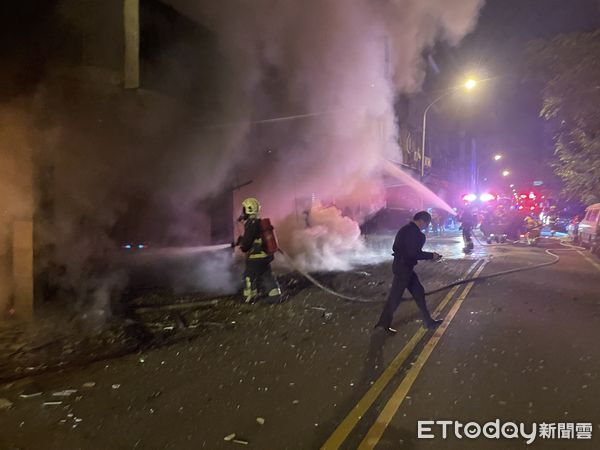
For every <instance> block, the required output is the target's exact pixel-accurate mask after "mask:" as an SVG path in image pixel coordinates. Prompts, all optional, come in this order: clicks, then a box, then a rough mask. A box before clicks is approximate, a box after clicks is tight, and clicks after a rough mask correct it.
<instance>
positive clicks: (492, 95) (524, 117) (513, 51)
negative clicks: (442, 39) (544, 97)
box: [436, 0, 600, 188]
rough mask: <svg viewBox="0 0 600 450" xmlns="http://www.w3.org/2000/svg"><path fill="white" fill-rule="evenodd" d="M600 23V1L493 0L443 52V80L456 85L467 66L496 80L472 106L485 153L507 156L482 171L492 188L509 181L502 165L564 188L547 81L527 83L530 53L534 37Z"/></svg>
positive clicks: (520, 181)
mask: <svg viewBox="0 0 600 450" xmlns="http://www.w3.org/2000/svg"><path fill="white" fill-rule="evenodd" d="M598 27H600V2H598V1H597V0H572V1H562V0H488V1H487V2H486V5H485V6H484V8H483V9H482V11H481V16H480V19H479V23H478V25H477V28H476V29H475V30H474V31H473V32H472V33H471V34H470V35H469V36H467V37H466V38H465V39H464V40H463V41H462V43H461V44H460V46H459V47H457V48H452V49H448V48H447V47H444V48H441V49H440V50H438V52H437V54H436V58H437V60H438V64H439V65H440V68H441V71H442V75H441V76H440V77H439V78H440V79H439V80H436V84H438V85H441V84H443V83H448V84H450V85H452V83H454V82H455V81H454V80H455V77H456V76H457V75H461V74H462V73H463V72H464V71H465V68H475V70H476V71H480V72H481V74H482V75H483V76H484V77H486V78H487V77H489V78H490V81H489V82H488V83H486V84H482V85H481V86H480V91H479V92H478V93H477V99H476V101H474V102H473V104H472V105H469V107H470V108H472V110H470V111H468V116H469V120H466V123H467V124H469V125H468V126H469V127H470V128H471V131H473V133H474V134H475V136H476V137H477V139H478V142H479V151H480V154H481V155H482V157H486V156H487V157H490V156H491V155H492V154H494V153H496V152H502V153H503V154H505V155H506V156H507V158H506V160H505V161H504V162H503V164H502V166H499V165H498V166H495V165H490V166H488V173H485V174H482V175H488V176H489V177H490V183H491V184H492V185H493V184H494V183H495V184H497V185H499V184H508V181H507V180H502V177H500V176H499V173H500V171H501V168H504V167H508V168H510V169H511V170H512V171H513V174H514V176H513V177H512V179H511V180H510V182H512V183H515V184H516V185H518V186H526V185H528V183H530V182H531V181H532V180H534V179H541V180H544V181H545V182H546V184H548V185H550V186H552V187H554V188H558V187H559V186H560V182H559V181H558V180H557V179H556V178H555V177H554V176H553V173H552V169H551V167H550V166H549V164H548V163H549V162H550V161H551V160H552V158H553V144H552V139H551V138H552V136H551V135H550V134H549V132H548V131H547V130H546V129H545V126H544V121H543V120H542V119H540V118H539V110H540V107H541V97H540V89H541V87H542V86H540V85H539V84H536V83H534V82H530V81H527V80H526V77H525V72H526V71H525V64H526V61H525V51H526V47H527V43H528V42H530V41H531V40H535V39H548V38H552V37H553V36H555V35H557V34H561V33H571V32H586V31H591V30H593V29H595V28H598ZM540 162H544V164H540ZM557 183H558V184H557Z"/></svg>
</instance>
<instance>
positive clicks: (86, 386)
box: [82, 381, 96, 389]
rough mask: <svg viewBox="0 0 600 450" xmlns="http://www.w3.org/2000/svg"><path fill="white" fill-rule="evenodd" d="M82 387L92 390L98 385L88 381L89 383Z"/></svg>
mask: <svg viewBox="0 0 600 450" xmlns="http://www.w3.org/2000/svg"><path fill="white" fill-rule="evenodd" d="M82 386H83V387H84V388H86V389H91V388H93V387H96V383H95V382H94V381H88V382H87V383H83V385H82Z"/></svg>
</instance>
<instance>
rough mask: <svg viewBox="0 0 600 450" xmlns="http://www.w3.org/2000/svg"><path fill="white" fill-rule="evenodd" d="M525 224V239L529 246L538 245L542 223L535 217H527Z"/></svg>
mask: <svg viewBox="0 0 600 450" xmlns="http://www.w3.org/2000/svg"><path fill="white" fill-rule="evenodd" d="M524 222H525V239H526V240H527V244H529V245H535V244H536V243H537V240H538V239H539V238H540V234H541V230H542V222H540V221H539V220H537V219H535V217H533V216H526V217H525V219H524Z"/></svg>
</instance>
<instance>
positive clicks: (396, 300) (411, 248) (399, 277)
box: [375, 211, 442, 334]
mask: <svg viewBox="0 0 600 450" xmlns="http://www.w3.org/2000/svg"><path fill="white" fill-rule="evenodd" d="M430 223H431V216H430V215H429V213H428V212H427V211H421V212H418V213H417V214H415V216H414V217H413V220H412V221H411V222H409V223H408V224H407V225H405V226H403V227H402V228H401V229H400V231H398V234H396V239H395V240H394V246H393V250H394V263H393V265H392V270H393V272H394V280H393V282H392V289H391V291H390V294H389V296H388V299H387V302H386V304H385V307H384V308H383V311H382V312H381V316H380V317H379V321H378V322H377V324H376V325H375V328H383V329H384V330H385V331H387V332H388V333H390V334H395V333H396V330H395V329H393V328H392V327H391V325H392V319H393V318H394V311H395V310H396V308H397V307H398V305H399V304H400V301H401V300H402V294H403V293H404V291H405V290H406V289H408V291H409V292H410V293H411V295H412V296H413V298H414V299H415V302H416V303H417V306H418V307H419V309H420V310H421V314H422V315H423V322H424V324H425V326H426V327H428V328H435V327H436V326H438V325H439V324H440V323H442V321H441V320H435V319H433V318H432V317H431V314H430V313H429V310H428V309H427V303H425V288H423V285H422V284H421V282H420V281H419V277H418V276H417V274H416V273H415V271H414V267H415V266H416V265H417V261H419V260H423V259H433V260H439V259H441V257H442V256H441V255H439V254H438V253H430V252H424V251H423V245H424V244H425V235H424V234H423V233H422V232H421V230H422V229H424V228H427V227H428V226H429V224H430Z"/></svg>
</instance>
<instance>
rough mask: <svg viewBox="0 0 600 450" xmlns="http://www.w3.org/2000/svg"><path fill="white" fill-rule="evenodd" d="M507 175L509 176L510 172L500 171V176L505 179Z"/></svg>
mask: <svg viewBox="0 0 600 450" xmlns="http://www.w3.org/2000/svg"><path fill="white" fill-rule="evenodd" d="M509 175H510V170H503V171H502V176H503V177H507V176H509Z"/></svg>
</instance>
